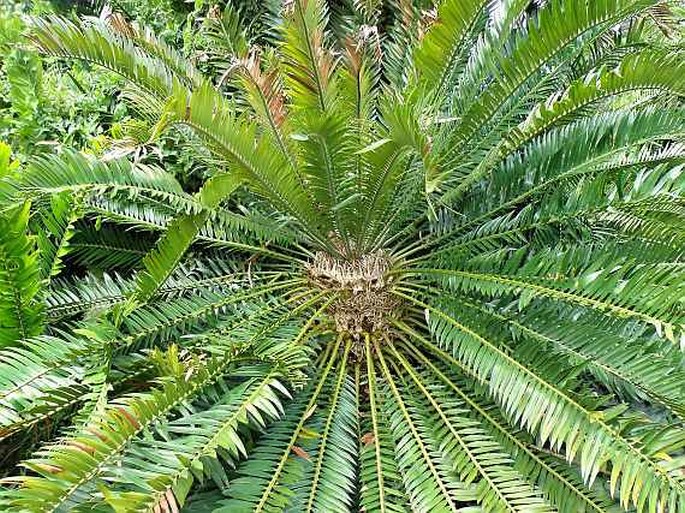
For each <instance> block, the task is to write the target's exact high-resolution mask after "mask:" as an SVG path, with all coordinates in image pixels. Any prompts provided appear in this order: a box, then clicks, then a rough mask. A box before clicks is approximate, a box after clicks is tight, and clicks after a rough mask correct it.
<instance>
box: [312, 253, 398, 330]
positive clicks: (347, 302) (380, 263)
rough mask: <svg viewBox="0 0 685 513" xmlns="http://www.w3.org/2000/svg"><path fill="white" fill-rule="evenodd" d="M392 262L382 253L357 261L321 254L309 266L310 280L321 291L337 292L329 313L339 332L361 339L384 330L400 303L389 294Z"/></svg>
mask: <svg viewBox="0 0 685 513" xmlns="http://www.w3.org/2000/svg"><path fill="white" fill-rule="evenodd" d="M390 265H391V262H390V260H389V258H388V257H387V255H386V254H385V253H384V252H382V251H377V252H374V253H369V254H367V255H362V256H361V257H359V258H358V259H356V260H338V259H336V258H334V257H332V256H330V255H328V254H326V253H322V252H319V253H317V254H316V255H315V256H314V260H313V261H312V262H311V263H309V264H308V265H307V273H308V275H309V278H310V279H311V281H312V282H313V283H314V284H315V285H316V286H318V287H319V288H321V289H324V290H330V291H334V292H337V293H338V298H337V299H336V300H335V301H334V302H333V303H332V304H331V306H330V308H329V313H330V315H331V316H332V317H333V319H334V320H335V324H336V329H337V330H338V332H340V333H348V334H351V335H352V336H354V337H355V338H358V337H359V336H360V335H361V334H362V333H373V332H376V331H379V330H382V329H384V328H385V327H386V325H387V320H388V317H389V316H390V314H391V313H392V311H393V310H394V309H395V308H396V307H397V304H398V301H397V299H396V298H395V297H394V296H393V295H392V293H391V292H390V287H391V279H390V277H389V276H388V271H389V270H390Z"/></svg>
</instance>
